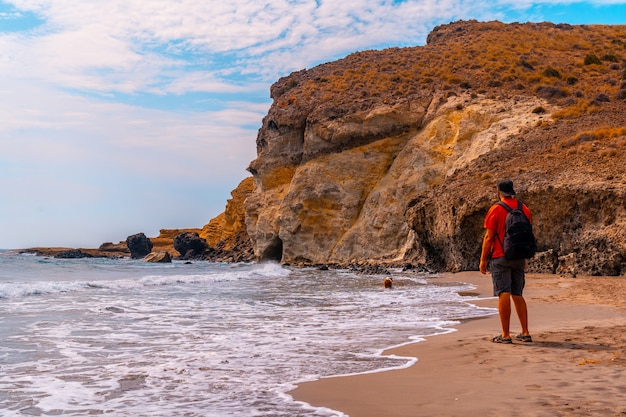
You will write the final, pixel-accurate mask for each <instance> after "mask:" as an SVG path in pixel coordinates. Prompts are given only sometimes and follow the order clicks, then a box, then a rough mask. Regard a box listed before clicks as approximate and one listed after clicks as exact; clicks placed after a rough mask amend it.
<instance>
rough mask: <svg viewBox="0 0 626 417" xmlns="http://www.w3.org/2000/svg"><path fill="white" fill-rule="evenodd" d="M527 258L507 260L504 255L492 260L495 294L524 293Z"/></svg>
mask: <svg viewBox="0 0 626 417" xmlns="http://www.w3.org/2000/svg"><path fill="white" fill-rule="evenodd" d="M525 268H526V259H517V260H514V261H507V260H506V259H505V258H504V257H502V258H496V259H492V260H491V279H492V281H493V295H495V296H496V297H497V296H499V295H500V293H503V292H509V293H511V294H513V295H522V292H523V291H524V284H525V283H526V281H525V278H524V269H525Z"/></svg>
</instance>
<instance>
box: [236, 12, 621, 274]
mask: <svg viewBox="0 0 626 417" xmlns="http://www.w3.org/2000/svg"><path fill="white" fill-rule="evenodd" d="M625 30H626V28H624V27H607V26H597V27H596V26H594V27H586V26H585V27H582V26H579V27H576V26H563V25H552V24H511V25H505V24H501V23H499V22H489V23H478V22H457V23H454V24H451V25H445V26H441V27H438V28H436V29H435V30H434V31H433V34H431V36H429V41H428V45H426V46H425V47H417V48H405V49H395V50H387V51H369V52H364V53H357V54H353V55H351V56H349V57H346V58H345V59H343V60H340V61H336V62H333V63H329V64H325V65H322V66H319V67H315V68H312V69H310V70H307V71H304V70H303V71H299V72H297V73H294V74H292V75H290V76H289V77H285V78H282V79H281V80H279V81H278V82H277V83H276V84H275V85H274V86H272V90H271V95H272V98H273V99H274V104H273V105H272V107H271V109H270V111H269V112H268V115H267V116H266V117H265V118H264V120H263V126H262V128H261V129H260V131H259V135H258V138H257V158H256V159H255V160H254V161H252V162H251V164H250V167H249V171H250V172H251V173H252V175H253V177H254V190H253V191H252V192H250V193H249V194H248V196H247V198H246V200H245V223H246V228H247V233H248V234H249V237H250V241H251V243H252V247H253V249H254V255H255V257H256V258H257V259H261V260H264V259H273V260H277V261H281V262H283V263H288V264H341V265H349V264H352V263H358V262H374V263H376V262H378V263H381V264H392V265H393V264H395V265H406V264H407V263H408V264H411V265H421V266H423V267H425V268H426V269H429V270H448V271H460V270H468V269H469V270H471V269H474V270H475V269H477V268H478V260H479V254H480V245H481V240H482V235H483V221H484V216H485V214H486V213H487V210H488V209H489V207H490V206H491V204H493V203H494V202H495V196H496V195H495V191H494V186H495V182H496V180H498V179H501V178H510V179H512V180H513V181H514V182H515V184H516V188H517V189H518V193H519V196H520V197H521V199H522V200H523V201H524V202H526V203H527V204H528V205H529V206H530V207H531V210H532V211H533V213H534V222H535V228H536V231H537V235H538V239H539V245H540V251H541V253H540V254H539V255H538V256H537V257H536V259H535V260H534V266H533V264H532V263H531V268H534V270H537V271H543V272H546V271H551V272H559V271H569V272H567V273H570V274H606V275H615V274H623V273H626V267H625V265H626V264H625V259H626V247H625V243H624V242H625V241H626V236H625V230H626V218H625V214H624V207H626V205H625V202H624V192H625V189H626V170H625V166H626V164H625V163H624V162H623V161H624V159H623V155H624V153H625V151H626V127H625V126H624V122H623V120H626V118H625V116H626V104H625V103H624V101H623V99H620V98H619V97H620V91H621V90H620V88H623V87H620V86H621V85H623V81H622V80H624V79H626V72H624V68H623V66H622V65H620V64H616V63H615V62H617V61H615V60H613V59H612V58H611V59H610V60H609V58H607V61H606V62H602V63H601V64H594V65H599V66H598V67H585V65H586V64H585V57H586V55H588V54H589V53H590V51H586V50H580V49H577V48H574V47H573V45H578V46H579V47H580V45H581V44H582V43H584V42H585V41H584V40H585V39H588V36H589V34H590V33H591V32H593V33H594V34H595V35H597V37H598V39H604V40H606V43H605V45H604V47H605V48H606V49H607V50H611V48H614V45H618V44H619V45H621V44H620V43H619V42H622V43H623V42H626V41H624V40H623V39H622V38H623V33H624V31H625ZM460 33H461V34H462V35H463V36H459V34H460ZM522 39H523V40H524V41H521V40H522ZM554 39H558V40H559V45H560V48H549V47H547V46H546V45H552V44H554ZM581 42H582V43H581ZM612 45H613V46H612ZM596 48H599V45H596ZM620 53H622V52H621V50H620ZM606 56H607V57H611V56H617V52H616V54H615V55H611V54H610V53H607V55H606ZM445 57H448V58H445ZM618 61H619V59H618ZM496 65H497V71H496V70H494V68H495V66H496ZM599 74H603V75H602V76H599ZM598 91H609V92H610V94H608V93H607V94H604V96H603V97H602V100H600V99H599V98H598V93H597V92H598ZM624 97H626V95H624ZM607 98H608V101H607Z"/></svg>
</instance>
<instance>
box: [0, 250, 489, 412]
mask: <svg viewBox="0 0 626 417" xmlns="http://www.w3.org/2000/svg"><path fill="white" fill-rule="evenodd" d="M24 259H25V260H26V261H25V262H30V263H32V264H33V265H32V268H35V269H36V271H35V272H32V273H31V274H29V273H26V274H25V277H26V278H24V279H23V280H19V276H18V275H16V274H13V272H15V271H13V272H9V275H11V274H13V275H11V276H14V277H13V278H12V279H11V281H10V282H7V281H6V280H0V285H1V286H0V288H1V290H0V291H6V293H7V294H8V295H6V296H4V298H2V299H0V321H1V325H0V361H1V363H2V372H0V392H1V393H3V394H0V415H3V416H4V415H7V416H10V415H15V416H25V415H33V414H35V415H37V414H40V415H42V414H53V415H70V414H71V415H88V414H99V413H101V414H105V415H115V416H120V417H130V416H133V417H148V416H168V417H170V416H171V417H175V416H198V417H200V416H202V417H225V416H238V417H239V416H243V417H245V416H250V417H252V416H255V417H270V416H287V415H288V416H294V417H300V416H301V417H308V416H316V417H328V416H338V417H339V416H342V417H345V416H344V415H343V414H342V413H340V412H336V411H333V410H328V409H319V408H314V407H310V406H308V405H305V404H302V403H298V402H294V401H293V400H292V399H291V397H289V396H288V395H286V394H285V392H287V391H288V390H290V389H292V388H294V387H295V383H296V381H305V380H314V379H317V378H321V377H330V376H332V375H348V374H355V373H368V372H380V371H383V370H389V369H399V368H403V367H408V366H411V365H412V364H413V363H414V362H415V361H416V358H405V357H397V356H389V357H383V356H382V352H383V350H384V349H385V348H388V347H391V346H400V345H402V344H406V343H415V342H416V341H419V340H421V338H423V337H425V336H431V335H434V334H438V333H442V332H448V331H451V329H450V326H453V325H454V324H455V323H458V320H460V319H463V318H468V317H474V316H480V315H485V314H491V313H492V312H491V311H488V310H485V309H479V308H477V307H473V306H470V305H468V304H467V303H466V302H465V301H464V300H463V299H461V298H460V297H459V296H458V295H457V294H456V291H459V290H464V289H468V288H467V287H466V286H464V285H459V286H446V287H443V286H435V285H429V284H427V280H426V279H425V278H424V277H423V276H422V277H420V276H416V275H403V274H402V273H399V272H397V273H395V275H394V284H395V288H394V290H393V291H384V290H383V289H382V285H381V282H380V278H379V277H370V276H357V275H354V274H352V273H350V272H348V271H317V270H313V269H293V270H292V269H289V268H285V267H282V266H280V265H278V264H272V263H269V264H260V265H245V264H241V265H214V264H208V263H197V264H194V265H188V266H184V265H182V264H175V265H171V266H160V267H159V266H157V267H155V266H153V265H146V264H141V263H137V262H127V261H119V262H113V261H92V262H94V263H89V262H73V263H71V262H65V263H62V262H56V261H50V262H49V263H46V264H45V265H43V266H42V264H39V263H37V261H38V259H35V258H25V257H23V258H22V260H24ZM0 262H1V261H0ZM16 265H17V266H19V268H21V269H24V268H25V266H24V264H19V263H18V264H16ZM29 265H30V264H28V263H27V264H26V267H29ZM16 268H17V267H16ZM47 271H48V272H50V274H49V275H48V274H46V272H47ZM77 271H80V273H78V272H77ZM50 276H54V277H59V276H61V277H64V280H58V279H56V278H55V279H50V278H49V277H50ZM68 277H69V278H68Z"/></svg>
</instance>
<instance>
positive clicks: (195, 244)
mask: <svg viewBox="0 0 626 417" xmlns="http://www.w3.org/2000/svg"><path fill="white" fill-rule="evenodd" d="M174 248H175V249H176V250H177V251H178V253H180V255H181V259H198V258H201V257H202V256H203V254H204V251H206V250H207V249H209V245H208V243H207V242H206V240H205V239H203V238H201V237H200V236H199V235H198V233H196V232H184V233H181V234H179V235H177V236H176V237H175V238H174Z"/></svg>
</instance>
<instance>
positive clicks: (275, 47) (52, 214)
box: [0, 0, 626, 249]
mask: <svg viewBox="0 0 626 417" xmlns="http://www.w3.org/2000/svg"><path fill="white" fill-rule="evenodd" d="M470 19H476V20H479V21H490V20H499V21H502V22H507V23H508V22H528V21H532V22H542V21H550V22H554V23H570V24H626V0H624V1H617V0H591V1H565V0H563V1H547V0H546V1H533V0H489V1H485V0H229V1H224V0H220V1H217V0H204V1H202V0H106V1H102V0H79V1H76V0H10V1H7V0H0V97H1V99H0V248H2V249H18V248H29V247H36V246H63V247H74V248H77V247H83V248H96V247H98V246H100V244H101V243H103V242H119V241H123V240H125V239H126V237H127V236H129V235H132V234H135V233H139V232H143V233H145V234H146V235H147V236H148V237H155V236H157V235H158V234H159V230H160V229H175V228H190V227H197V228H200V227H202V226H203V225H205V224H206V223H208V222H209V221H210V220H211V219H212V218H213V217H215V216H216V215H218V214H219V213H221V212H222V211H224V207H225V204H226V200H227V199H229V198H230V192H231V191H232V190H233V189H234V188H235V187H236V186H237V184H238V183H239V182H240V181H241V180H242V179H244V178H245V177H247V176H249V173H248V172H247V171H246V168H247V167H248V165H249V163H250V162H251V161H252V160H253V159H254V158H256V145H255V140H256V135H257V133H258V129H259V128H260V127H261V122H262V118H263V117H264V116H265V114H266V113H267V110H268V109H269V106H270V105H271V99H270V97H269V90H270V86H271V85H272V83H274V82H275V81H276V80H278V78H280V77H282V76H286V75H288V74H290V73H291V72H293V71H298V70H301V69H303V68H311V67H313V66H316V65H319V64H322V63H324V62H329V61H333V60H336V59H340V58H342V57H344V56H346V55H348V54H350V53H353V52H357V51H363V50H369V49H383V48H388V47H404V46H416V45H417V46H418V45H424V44H425V41H426V36H427V35H428V33H429V32H430V31H431V30H432V28H433V27H435V26H436V25H440V24H445V23H449V22H452V21H456V20H470Z"/></svg>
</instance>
